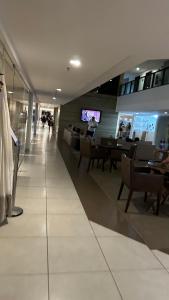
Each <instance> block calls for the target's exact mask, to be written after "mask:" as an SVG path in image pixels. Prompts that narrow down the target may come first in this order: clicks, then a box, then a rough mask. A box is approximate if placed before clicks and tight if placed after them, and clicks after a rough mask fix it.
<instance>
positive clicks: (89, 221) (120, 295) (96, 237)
mask: <svg viewBox="0 0 169 300" xmlns="http://www.w3.org/2000/svg"><path fill="white" fill-rule="evenodd" d="M88 222H89V225H90V227H91V229H92V231H93V234H94V237H95V239H96V242H97V244H98V246H99V248H100V251H101V253H102V255H103V257H104V260H105V262H106V265H107V267H108V270H109V272H110V275H111V277H112V279H113V281H114V283H115V285H116V287H117V290H118V292H119V295H120V297H121V300H123V297H122V294H121V291H120V288H119V286H118V284H117V282H116V280H115V278H114V276H113V274H112V272H111V269H110V267H109V264H108V261H107V259H106V257H105V255H104V253H103V250H102V248H101V245H100V243H99V240H98V238H97V236H96V234H95V231H94V229H93V227H92V224H91V222H90V221H89V220H88Z"/></svg>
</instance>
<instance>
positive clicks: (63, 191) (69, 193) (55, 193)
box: [47, 186, 79, 200]
mask: <svg viewBox="0 0 169 300" xmlns="http://www.w3.org/2000/svg"><path fill="white" fill-rule="evenodd" d="M47 198H60V199H62V198H64V199H66V200H69V199H70V200H72V199H73V200H74V199H75V200H76V199H77V200H79V197H78V194H77V193H76V191H75V188H74V187H72V188H67V187H66V186H65V188H63V186H62V187H60V186H58V188H47Z"/></svg>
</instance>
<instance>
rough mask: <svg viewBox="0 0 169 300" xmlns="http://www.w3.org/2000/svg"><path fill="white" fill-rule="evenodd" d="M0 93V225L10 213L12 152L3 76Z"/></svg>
mask: <svg viewBox="0 0 169 300" xmlns="http://www.w3.org/2000/svg"><path fill="white" fill-rule="evenodd" d="M1 80H2V82H3V86H2V89H1V91H0V225H2V224H3V223H5V222H6V217H7V216H10V215H11V212H12V187H13V168H14V166H13V151H12V138H11V125H10V116H9V108H8V102H7V91H6V84H5V79H4V76H2V79H1Z"/></svg>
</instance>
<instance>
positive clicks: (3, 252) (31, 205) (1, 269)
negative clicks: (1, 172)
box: [0, 128, 169, 300]
mask: <svg viewBox="0 0 169 300" xmlns="http://www.w3.org/2000/svg"><path fill="white" fill-rule="evenodd" d="M74 167H75V168H76V166H74ZM89 176H90V175H89ZM16 205H17V206H21V207H22V208H23V209H24V214H23V215H22V216H20V217H17V218H11V219H9V224H8V225H6V226H3V227H1V230H0V300H30V299H31V300H49V299H50V300H103V299H104V300H120V299H123V300H143V299H144V300H145V299H147V300H150V299H153V300H159V299H160V300H168V298H169V296H168V295H169V259H168V255H166V254H164V253H162V252H160V251H156V250H154V251H151V250H150V249H149V248H148V247H147V246H146V245H145V244H143V243H140V242H138V241H135V240H133V239H130V238H128V237H125V236H123V235H122V234H120V233H118V232H116V231H113V230H109V229H106V228H105V227H102V226H101V225H98V224H96V223H94V222H90V220H88V218H87V216H86V214H85V211H84V209H83V206H82V204H81V201H80V199H79V196H78V194H77V192H76V189H75V187H74V185H73V182H72V180H71V177H70V175H69V173H68V170H67V169H66V166H65V164H64V161H63V159H62V157H61V154H60V152H59V150H58V148H57V143H56V138H55V136H52V135H51V133H49V132H48V129H47V128H44V129H42V128H41V129H39V130H38V135H37V137H36V138H34V139H33V140H32V149H31V152H30V154H28V155H26V156H25V157H24V159H23V161H22V164H21V167H20V171H19V176H18V186H17V195H16Z"/></svg>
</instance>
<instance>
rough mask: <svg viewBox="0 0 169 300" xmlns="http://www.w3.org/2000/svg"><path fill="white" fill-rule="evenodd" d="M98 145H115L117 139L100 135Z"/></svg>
mask: <svg viewBox="0 0 169 300" xmlns="http://www.w3.org/2000/svg"><path fill="white" fill-rule="evenodd" d="M100 145H101V146H116V145H117V140H116V139H114V138H106V137H102V138H101V139H100Z"/></svg>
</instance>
